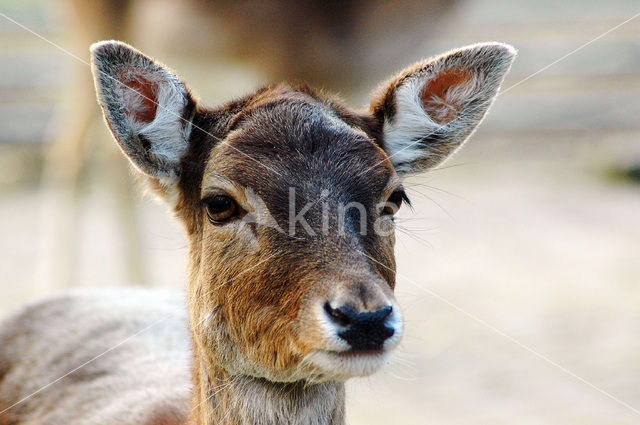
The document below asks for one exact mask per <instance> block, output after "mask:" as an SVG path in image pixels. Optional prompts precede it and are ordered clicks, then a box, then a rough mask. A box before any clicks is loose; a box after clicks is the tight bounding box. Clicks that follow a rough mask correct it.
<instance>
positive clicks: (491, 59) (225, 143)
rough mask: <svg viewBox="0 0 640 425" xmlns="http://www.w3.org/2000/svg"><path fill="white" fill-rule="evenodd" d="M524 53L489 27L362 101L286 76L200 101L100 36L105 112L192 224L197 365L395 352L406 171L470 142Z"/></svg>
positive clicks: (334, 375)
mask: <svg viewBox="0 0 640 425" xmlns="http://www.w3.org/2000/svg"><path fill="white" fill-rule="evenodd" d="M514 55H515V51H514V49H513V48H511V47H510V46H508V45H504V44H499V43H485V44H476V45H472V46H469V47H465V48H462V49H459V50H455V51H451V52H449V53H446V54H444V55H442V56H438V57H435V58H432V59H429V60H426V61H422V62H419V63H417V64H415V65H414V66H412V67H410V68H408V69H406V70H405V71H403V72H402V73H401V74H399V75H398V76H397V77H395V78H393V79H392V80H391V81H390V82H388V83H386V84H385V85H383V87H382V89H381V91H380V92H379V94H377V95H375V96H374V97H373V100H372V102H371V107H370V108H369V109H368V110H366V111H354V110H351V109H348V108H347V107H345V106H343V104H342V103H341V102H340V101H339V100H337V99H335V98H333V97H330V96H327V95H325V94H323V93H320V92H318V91H316V90H313V89H311V88H309V87H306V86H303V85H298V86H296V85H287V84H281V85H273V86H269V87H265V88H262V89H260V90H258V91H257V92H255V93H253V94H251V95H249V96H246V97H244V98H242V99H239V100H235V101H232V102H229V103H227V104H225V105H223V106H220V107H217V108H206V107H203V106H201V105H200V104H199V103H198V102H197V101H196V100H195V98H194V97H193V95H192V94H191V93H190V91H189V89H188V88H187V87H186V85H185V84H184V83H183V82H182V81H181V79H180V78H179V77H177V76H176V75H175V74H174V73H173V72H172V71H170V70H169V69H168V68H166V67H164V66H163V65H161V64H159V63H158V62H156V61H154V60H152V59H150V58H148V57H147V56H145V55H143V54H142V53H140V52H138V51H137V50H135V49H133V48H132V47H130V46H128V45H126V44H124V43H120V42H116V41H106V42H101V43H98V44H95V45H94V46H93V47H92V62H93V72H94V76H95V82H96V88H97V92H98V96H99V100H100V103H101V105H102V108H103V111H104V114H105V118H106V122H107V124H108V126H109V128H110V129H111V131H112V133H113V135H114V136H115V138H116V140H117V142H118V144H119V146H120V148H121V149H122V151H123V153H124V154H125V155H126V156H127V157H128V158H129V159H130V160H131V163H132V164H133V165H134V167H135V168H136V169H137V170H138V171H139V172H140V173H141V174H142V175H143V176H145V178H146V180H147V181H148V184H149V186H150V187H151V188H152V189H153V191H154V192H155V193H157V194H158V195H159V196H160V197H161V198H163V199H164V200H165V201H166V202H167V203H168V204H169V205H170V206H171V208H172V209H173V210H174V211H175V213H176V215H177V216H178V217H179V219H180V220H181V221H182V222H183V223H184V226H185V229H186V231H187V234H188V240H189V277H188V288H187V297H188V303H189V309H190V320H191V330H192V336H193V343H194V354H195V358H196V360H197V361H196V365H195V368H196V369H198V370H196V374H200V376H209V378H210V379H211V375H212V374H215V373H222V374H226V375H227V376H236V375H243V376H249V377H253V378H260V379H265V380H267V381H272V382H294V381H304V382H326V381H344V380H346V379H348V378H350V377H354V376H363V375H368V374H371V373H373V372H375V371H377V370H378V369H379V368H380V367H381V366H382V365H383V364H384V363H385V361H386V360H387V357H388V355H389V353H390V352H392V350H393V349H394V348H395V347H396V346H397V345H398V342H399V341H400V338H401V336H402V318H401V313H400V309H399V307H398V305H397V303H396V301H395V299H394V296H393V289H394V285H395V260H394V253H393V246H394V233H393V215H394V213H395V212H396V211H397V209H398V208H399V207H400V206H401V204H402V203H405V202H408V199H407V196H406V195H405V192H404V190H403V187H402V180H403V178H404V177H405V176H407V175H409V174H412V173H417V172H420V171H423V170H426V169H428V168H431V167H434V166H436V165H438V164H440V163H441V162H442V161H444V160H445V159H446V158H447V157H449V156H450V155H451V154H453V153H454V152H455V151H456V150H457V149H458V148H459V147H460V146H461V145H462V144H463V143H464V141H465V140H466V139H467V138H468V137H469V135H470V134H471V133H472V132H473V130H474V129H475V128H476V126H477V125H478V124H479V123H480V121H481V120H482V118H483V117H484V115H485V113H486V112H487V110H488V108H489V107H490V105H491V103H492V101H493V99H494V97H495V96H496V93H497V91H498V88H499V86H500V84H501V82H502V80H503V78H504V76H505V74H506V72H507V71H508V69H509V67H510V65H511V62H512V60H513V57H514ZM212 371H217V372H215V373H213V372H212Z"/></svg>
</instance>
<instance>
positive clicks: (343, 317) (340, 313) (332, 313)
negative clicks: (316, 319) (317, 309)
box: [324, 303, 351, 326]
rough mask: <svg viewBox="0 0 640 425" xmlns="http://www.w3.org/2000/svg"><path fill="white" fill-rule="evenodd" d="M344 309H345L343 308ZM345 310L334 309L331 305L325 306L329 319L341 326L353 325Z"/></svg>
mask: <svg viewBox="0 0 640 425" xmlns="http://www.w3.org/2000/svg"><path fill="white" fill-rule="evenodd" d="M343 308H344V307H343ZM343 308H340V307H339V308H333V307H331V304H329V303H326V304H325V305H324V311H326V312H327V314H328V315H329V317H330V318H331V319H332V320H333V321H334V322H336V323H337V324H339V325H340V326H348V325H349V324H351V319H350V318H349V314H348V313H347V312H345V311H344V310H343Z"/></svg>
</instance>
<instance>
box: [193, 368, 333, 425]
mask: <svg viewBox="0 0 640 425" xmlns="http://www.w3.org/2000/svg"><path fill="white" fill-rule="evenodd" d="M206 363H207V362H206V360H205V359H203V358H200V357H198V356H197V355H196V356H195V359H194V365H193V366H194V368H193V374H194V377H193V378H194V388H193V395H192V401H191V414H190V422H189V425H213V424H215V425H232V424H233V425H240V424H242V425H249V424H250V425H267V424H278V425H287V424H309V425H327V424H332V425H342V424H344V384H343V383H337V382H326V383H320V384H305V383H302V382H295V383H280V382H271V381H267V380H265V379H261V378H254V377H250V376H242V375H237V376H229V375H228V374H227V373H225V372H224V371H223V370H221V369H220V368H219V367H215V366H213V365H211V364H206Z"/></svg>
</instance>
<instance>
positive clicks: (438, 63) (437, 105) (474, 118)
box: [371, 43, 516, 174]
mask: <svg viewBox="0 0 640 425" xmlns="http://www.w3.org/2000/svg"><path fill="white" fill-rule="evenodd" d="M515 55H516V51H515V49H514V48H513V47H511V46H509V45H507V44H501V43H483V44H475V45H472V46H468V47H464V48H461V49H458V50H454V51H452V52H449V53H446V54H444V55H441V56H438V57H436V58H432V59H429V60H426V61H423V62H419V63H417V64H416V65H414V66H412V67H410V68H408V69H406V70H405V71H403V72H402V73H400V74H399V75H398V76H396V77H395V78H394V79H392V80H391V82H390V83H387V84H386V86H384V87H383V91H382V93H381V94H380V95H378V96H376V97H374V99H373V101H372V103H371V112H372V114H373V116H374V118H375V119H376V121H377V124H378V125H379V128H381V134H382V138H383V141H382V143H383V146H384V149H385V151H386V152H387V154H388V155H389V158H390V160H391V162H392V163H393V165H394V166H395V168H396V171H398V173H401V174H402V173H411V172H418V171H422V170H425V169H427V168H431V167H434V166H436V165H438V164H439V163H441V162H442V161H444V160H445V159H446V158H448V157H449V156H450V155H451V154H453V153H454V152H455V151H456V150H457V149H458V148H459V147H460V146H461V145H462V144H463V143H464V141H465V140H466V139H467V138H468V137H469V136H470V135H471V133H472V132H473V130H474V129H475V128H476V127H477V125H478V124H480V121H482V118H483V117H484V115H485V114H486V112H487V110H488V109H489V107H490V106H491V103H492V102H493V99H494V98H495V97H496V94H497V92H498V88H499V87H500V84H501V83H502V80H503V79H504V76H505V75H506V73H507V71H508V70H509V68H510V66H511V63H512V61H513V59H514V57H515Z"/></svg>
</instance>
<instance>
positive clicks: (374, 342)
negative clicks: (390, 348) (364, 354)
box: [324, 303, 395, 351]
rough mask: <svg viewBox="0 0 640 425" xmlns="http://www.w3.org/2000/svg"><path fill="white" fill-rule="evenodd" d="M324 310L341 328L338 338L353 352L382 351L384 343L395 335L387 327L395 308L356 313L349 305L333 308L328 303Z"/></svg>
mask: <svg viewBox="0 0 640 425" xmlns="http://www.w3.org/2000/svg"><path fill="white" fill-rule="evenodd" d="M324 310H325V312H326V313H327V315H328V316H329V318H330V319H331V321H332V322H333V323H335V324H336V325H338V326H339V329H340V331H339V332H338V336H339V337H340V338H342V339H343V340H345V341H346V342H347V343H348V344H349V346H350V347H351V350H354V351H365V350H381V349H382V347H383V345H384V342H385V341H386V340H387V339H389V338H391V336H393V334H394V333H395V330H394V329H393V328H392V327H389V326H387V319H388V318H389V316H390V315H391V313H392V311H393V308H392V307H391V306H390V305H387V306H384V307H382V308H380V309H379V310H375V311H363V312H359V311H356V310H355V309H354V308H352V307H350V306H348V305H342V306H339V307H336V308H334V307H332V306H331V304H329V303H326V304H325V306H324Z"/></svg>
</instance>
